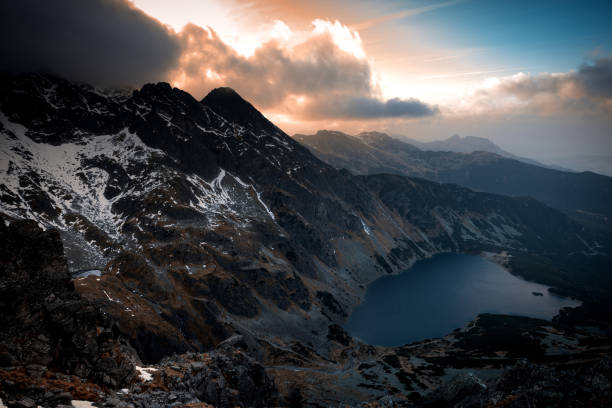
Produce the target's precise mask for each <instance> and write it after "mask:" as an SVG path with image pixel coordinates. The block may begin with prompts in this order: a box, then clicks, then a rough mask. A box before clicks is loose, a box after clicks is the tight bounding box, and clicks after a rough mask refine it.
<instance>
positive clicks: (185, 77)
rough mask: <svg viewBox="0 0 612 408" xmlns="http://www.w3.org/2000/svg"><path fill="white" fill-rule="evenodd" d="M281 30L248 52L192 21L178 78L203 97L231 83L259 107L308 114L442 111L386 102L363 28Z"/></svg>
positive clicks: (184, 35) (328, 25)
mask: <svg viewBox="0 0 612 408" xmlns="http://www.w3.org/2000/svg"><path fill="white" fill-rule="evenodd" d="M279 24H281V25H283V27H282V30H281V29H279V27H278V25H279ZM275 31H276V32H279V33H281V34H282V35H279V36H278V38H274V37H273V38H271V39H270V40H268V41H267V42H265V43H263V44H261V45H260V46H259V47H258V48H257V49H256V50H255V51H254V53H253V54H252V55H250V56H244V55H240V54H239V53H238V52H237V51H236V50H234V49H233V48H232V47H230V46H229V45H227V44H226V43H225V42H223V40H222V39H221V38H220V37H219V35H218V34H217V33H216V32H215V31H214V30H213V29H212V28H210V27H207V28H202V27H199V26H195V25H193V24H190V25H187V26H186V27H185V28H184V29H183V31H182V32H181V33H180V34H179V36H180V38H181V41H182V46H183V49H184V53H183V55H182V56H181V59H180V63H179V68H178V69H177V70H176V71H175V72H174V74H173V78H174V84H175V85H176V86H179V87H181V88H184V89H187V90H188V91H190V92H192V93H193V94H195V95H196V96H197V97H200V96H203V95H204V94H205V93H206V92H208V91H209V90H210V89H212V88H213V87H216V86H222V85H226V86H231V87H232V88H234V89H236V90H237V91H238V92H239V93H240V94H241V95H243V96H244V97H246V98H247V99H249V100H251V101H253V102H254V103H255V104H256V105H257V106H258V107H260V108H263V109H277V110H278V109H283V110H284V111H286V112H288V113H289V114H290V115H291V116H293V117H296V118H297V117H299V118H301V119H304V118H308V117H313V118H315V117H316V118H322V117H328V118H345V119H346V118H353V119H371V118H380V117H398V116H404V117H421V116H427V115H433V114H435V113H436V112H437V110H436V108H433V107H430V106H428V105H427V104H425V103H423V102H420V101H417V100H415V99H407V100H400V99H391V100H387V101H385V100H382V98H381V97H380V94H381V92H380V89H379V87H378V85H377V84H376V82H375V81H374V79H373V77H374V76H373V73H372V70H371V67H370V64H369V62H368V60H367V59H366V54H365V51H364V50H363V47H362V44H361V38H360V37H359V34H358V33H357V32H354V31H351V30H350V29H349V28H348V27H346V26H345V25H343V24H341V23H340V22H338V21H334V22H330V21H325V20H315V21H313V28H312V30H311V31H309V32H301V33H293V32H292V31H291V30H290V29H289V28H288V27H287V26H284V24H283V23H280V22H277V24H276V29H275Z"/></svg>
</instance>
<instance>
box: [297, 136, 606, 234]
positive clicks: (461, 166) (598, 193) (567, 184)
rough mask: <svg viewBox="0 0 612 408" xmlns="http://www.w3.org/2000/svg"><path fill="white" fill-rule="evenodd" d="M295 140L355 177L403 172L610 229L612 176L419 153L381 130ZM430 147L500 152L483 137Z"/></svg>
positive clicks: (492, 156)
mask: <svg viewBox="0 0 612 408" xmlns="http://www.w3.org/2000/svg"><path fill="white" fill-rule="evenodd" d="M294 138H295V139H296V140H298V141H299V142H300V143H303V144H304V145H306V146H308V147H309V148H310V149H311V151H312V152H313V153H314V154H315V155H317V156H318V157H319V158H320V159H322V160H324V161H326V162H327V163H329V164H331V165H332V166H334V167H336V168H345V169H347V170H349V171H351V172H352V173H354V174H379V173H391V174H401V175H406V176H415V177H422V178H426V179H429V180H434V181H438V182H444V183H456V184H460V185H463V186H466V187H469V188H472V189H474V190H477V191H486V192H489V193H497V194H504V195H509V196H530V197H533V198H535V199H537V200H540V201H542V202H543V203H546V204H548V205H550V206H553V207H556V208H559V209H561V210H564V211H566V212H567V213H568V214H571V215H572V216H574V217H575V218H577V219H580V220H582V221H584V222H587V223H592V224H597V225H599V226H601V225H608V226H609V225H610V216H612V205H610V203H612V178H610V177H607V176H603V175H599V174H595V173H592V172H583V173H575V172H567V171H560V170H554V169H550V168H546V167H542V166H539V165H534V164H530V163H527V162H525V160H518V159H514V158H509V157H504V156H502V155H500V154H498V153H494V152H488V151H482V150H478V151H473V152H471V153H458V152H453V151H430V150H421V149H420V148H419V147H416V146H414V145H412V144H410V143H407V142H405V141H402V140H400V139H397V138H393V137H390V136H389V135H387V134H385V133H380V132H365V133H360V134H358V135H356V136H351V135H348V134H345V133H342V132H337V131H326V130H322V131H319V132H317V133H316V134H314V135H302V134H297V135H294ZM432 143H433V144H421V146H424V145H425V146H434V147H435V148H436V149H446V148H448V149H451V148H453V149H461V150H465V151H469V150H471V149H472V148H476V147H479V148H488V149H491V150H494V151H499V150H501V149H499V147H497V146H496V145H495V144H493V143H491V142H488V141H486V139H481V138H459V137H451V138H450V139H448V140H446V141H442V142H432ZM445 146H446V147H445ZM502 152H503V151H502ZM505 154H506V155H508V154H509V153H505Z"/></svg>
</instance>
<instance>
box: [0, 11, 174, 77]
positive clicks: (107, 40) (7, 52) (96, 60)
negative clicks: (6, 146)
mask: <svg viewBox="0 0 612 408" xmlns="http://www.w3.org/2000/svg"><path fill="white" fill-rule="evenodd" d="M0 20H1V24H0V37H1V38H2V41H1V42H0V55H2V59H1V62H0V70H8V71H13V72H15V71H16V72H19V71H43V72H48V73H53V74H56V75H58V76H62V77H65V78H68V79H73V80H80V81H87V82H92V83H96V84H101V85H132V86H138V85H141V84H142V83H144V82H150V81H157V80H163V79H165V75H166V74H167V72H168V71H169V70H171V69H172V68H174V66H175V65H176V63H177V61H178V58H179V56H180V52H181V48H180V43H179V41H178V39H177V38H176V37H175V36H174V34H173V32H171V31H169V30H168V29H167V28H166V27H165V26H164V25H162V24H161V23H160V22H159V21H157V20H155V19H153V18H151V17H149V16H147V15H146V14H145V13H144V12H142V11H141V10H138V9H136V8H135V7H133V6H132V5H131V3H129V2H128V1H127V0H53V1H51V0H0Z"/></svg>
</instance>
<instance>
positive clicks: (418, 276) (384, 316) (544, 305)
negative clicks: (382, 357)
mask: <svg viewBox="0 0 612 408" xmlns="http://www.w3.org/2000/svg"><path fill="white" fill-rule="evenodd" d="M533 292H540V293H542V296H535V295H534V294H533ZM579 304H580V302H578V301H576V300H573V299H568V298H561V297H558V296H555V295H551V294H549V292H548V286H545V285H540V284H538V283H533V282H527V281H525V280H523V279H521V278H518V277H516V276H514V275H512V274H510V273H509V272H508V271H507V270H506V269H504V268H503V267H501V266H499V265H497V264H495V263H493V262H490V261H487V260H486V259H484V258H481V257H478V256H472V255H460V254H441V255H436V256H434V257H433V258H431V259H426V260H423V261H419V262H417V263H416V264H414V266H413V267H412V268H410V269H408V270H407V271H405V272H403V273H401V274H399V275H395V276H384V277H382V278H380V279H377V280H376V281H374V282H372V283H371V284H370V285H369V286H368V288H367V292H366V295H365V300H364V302H363V303H362V304H360V305H359V306H357V307H356V308H355V309H354V310H353V313H352V314H351V316H350V317H349V319H348V321H347V322H346V324H345V326H344V327H345V329H346V330H347V331H348V332H349V333H350V334H351V335H352V336H353V337H357V338H359V339H361V340H363V341H364V342H366V343H368V344H373V345H381V346H397V345H401V344H406V343H410V342H413V341H418V340H423V339H426V338H431V337H441V336H444V335H446V334H448V333H450V332H452V331H453V330H454V329H455V328H458V327H463V326H465V325H466V324H467V323H468V322H469V321H471V320H473V319H474V318H475V317H476V316H477V315H478V314H480V313H499V314H510V315H521V316H528V317H537V318H541V319H547V320H550V319H551V318H552V317H553V316H554V315H556V314H557V312H558V311H559V310H560V309H561V308H563V307H565V306H577V305H579Z"/></svg>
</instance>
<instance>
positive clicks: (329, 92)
mask: <svg viewBox="0 0 612 408" xmlns="http://www.w3.org/2000/svg"><path fill="white" fill-rule="evenodd" d="M0 15H2V19H3V24H2V25H0V35H1V36H2V38H3V39H4V40H3V41H2V42H1V43H0V53H1V55H2V57H3V58H2V61H1V62H0V70H8V71H43V72H48V73H52V74H55V75H58V76H61V77H64V78H67V79H71V80H78V81H85V82H91V83H94V84H101V85H106V86H115V85H131V86H134V87H138V86H140V85H142V84H144V83H146V82H157V81H163V80H166V81H169V82H171V83H172V84H173V85H174V86H177V87H179V88H182V89H185V90H186V91H188V92H190V93H192V94H193V95H194V96H195V97H196V98H202V97H203V96H204V95H205V94H207V93H208V92H209V91H210V90H211V89H213V88H215V87H219V86H230V87H232V88H234V89H236V90H237V91H238V92H239V93H240V94H242V95H243V96H244V97H245V98H247V99H248V100H250V101H252V102H253V103H254V104H255V105H256V106H257V107H258V108H260V109H265V110H268V111H274V112H280V111H282V112H284V113H285V114H287V115H288V116H290V117H292V118H294V119H297V118H299V119H301V120H305V119H308V118H310V117H313V118H314V117H316V118H343V119H348V118H350V119H373V118H383V117H422V116H428V115H434V114H436V113H437V110H436V108H433V107H430V106H428V105H427V104H425V103H423V102H420V101H418V100H415V99H406V100H400V99H390V100H383V98H382V96H381V95H382V92H381V90H380V87H379V85H378V84H377V83H376V81H375V79H374V78H375V75H374V74H373V72H372V69H371V66H370V63H369V61H368V59H367V55H366V52H365V50H364V48H363V46H362V41H361V37H360V36H359V33H358V32H356V31H354V30H352V29H350V28H349V27H348V26H346V25H344V24H342V23H340V22H339V21H328V20H322V19H315V20H314V21H313V22H312V25H311V27H310V29H309V30H303V31H296V32H294V31H292V30H291V29H290V28H289V27H288V26H287V25H286V24H285V23H283V22H282V21H275V22H274V24H272V25H271V26H270V30H269V32H268V33H265V35H262V37H261V38H263V39H265V40H263V42H262V43H261V44H259V46H258V47H256V48H255V49H254V51H253V52H252V53H249V54H248V55H244V54H241V53H240V52H238V51H237V50H236V49H234V48H232V46H230V45H228V43H227V42H225V41H224V40H223V39H222V38H221V37H220V36H219V35H218V34H217V33H216V32H215V31H214V30H213V29H212V28H210V27H200V26H197V25H194V24H188V25H186V26H185V27H184V28H183V30H182V31H181V32H179V33H176V32H174V31H172V30H171V29H169V28H168V27H166V26H165V25H163V24H162V23H160V22H159V21H158V20H155V19H154V18H152V17H150V16H148V15H146V14H145V13H144V12H143V11H141V10H139V9H137V8H135V7H134V6H133V4H132V3H131V2H129V1H128V0H87V1H84V0H55V1H37V0H20V1H3V2H1V3H0Z"/></svg>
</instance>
